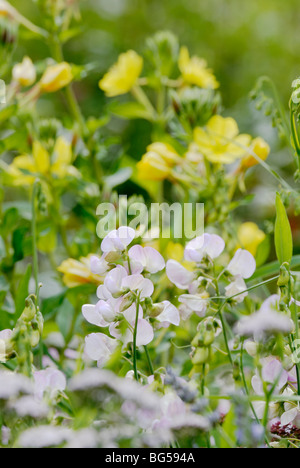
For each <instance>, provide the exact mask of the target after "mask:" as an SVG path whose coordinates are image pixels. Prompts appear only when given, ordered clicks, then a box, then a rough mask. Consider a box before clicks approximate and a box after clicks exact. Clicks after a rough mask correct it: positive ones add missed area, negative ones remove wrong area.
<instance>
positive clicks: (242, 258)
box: [227, 249, 256, 279]
mask: <svg viewBox="0 0 300 468" xmlns="http://www.w3.org/2000/svg"><path fill="white" fill-rule="evenodd" d="M227 270H228V271H229V273H231V274H232V275H233V276H241V277H242V278H244V279H248V278H251V276H252V275H253V273H254V272H255V270H256V261H255V258H254V257H253V255H252V254H251V253H250V252H248V250H243V249H238V250H237V251H236V253H235V255H234V257H233V259H232V260H231V262H230V263H229V265H228V267H227Z"/></svg>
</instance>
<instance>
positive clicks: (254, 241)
mask: <svg viewBox="0 0 300 468" xmlns="http://www.w3.org/2000/svg"><path fill="white" fill-rule="evenodd" d="M237 235H238V240H239V248H240V247H241V248H243V249H246V250H248V251H249V252H250V253H251V254H252V255H253V256H255V255H256V252H257V248H258V246H259V245H260V244H261V243H262V242H263V241H264V240H265V238H266V234H265V233H264V232H263V231H261V230H260V229H259V227H258V226H257V224H255V223H252V222H247V223H243V224H242V225H241V226H240V227H239V229H238V233H237Z"/></svg>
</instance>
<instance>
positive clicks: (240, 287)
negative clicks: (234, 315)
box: [225, 275, 248, 303]
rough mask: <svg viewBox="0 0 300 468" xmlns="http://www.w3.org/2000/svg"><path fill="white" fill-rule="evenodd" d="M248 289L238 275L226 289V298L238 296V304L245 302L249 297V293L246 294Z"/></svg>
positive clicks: (236, 298) (235, 299) (236, 300)
mask: <svg viewBox="0 0 300 468" xmlns="http://www.w3.org/2000/svg"><path fill="white" fill-rule="evenodd" d="M246 289H247V286H246V283H245V281H244V280H243V278H242V277H241V276H240V275H238V276H236V277H235V279H234V281H232V282H231V283H230V284H229V285H228V286H226V288H225V296H226V297H232V296H235V295H236V294H238V296H236V297H235V298H234V301H235V302H237V303H240V302H243V300H244V299H245V297H247V296H248V292H244V293H243V291H245V290H246Z"/></svg>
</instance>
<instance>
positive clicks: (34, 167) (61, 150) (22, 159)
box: [7, 137, 79, 185]
mask: <svg viewBox="0 0 300 468" xmlns="http://www.w3.org/2000/svg"><path fill="white" fill-rule="evenodd" d="M7 172H8V174H9V175H10V176H12V177H13V180H14V185H32V184H33V183H34V181H35V179H36V176H37V175H38V176H44V177H51V176H55V177H57V178H64V177H66V176H67V175H71V176H74V177H78V174H79V172H78V171H77V169H76V168H75V167H74V166H72V149H71V144H70V143H68V142H67V141H66V140H65V138H63V137H59V138H58V139H57V141H56V143H55V146H54V150H53V157H52V158H51V156H50V154H49V153H48V151H47V150H46V149H45V148H44V147H43V145H42V144H41V143H40V142H39V141H35V142H34V143H33V147H32V156H31V155H26V154H25V155H21V156H17V157H16V158H15V159H14V160H13V162H12V164H11V165H10V166H8V170H7ZM26 172H28V174H26Z"/></svg>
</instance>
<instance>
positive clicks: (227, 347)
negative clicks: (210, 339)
mask: <svg viewBox="0 0 300 468" xmlns="http://www.w3.org/2000/svg"><path fill="white" fill-rule="evenodd" d="M225 304H226V302H224V303H223V304H222V306H221V307H220V308H219V311H218V315H219V317H220V320H221V323H222V330H223V336H224V341H225V347H226V351H227V354H228V358H229V360H230V364H231V365H232V366H233V359H232V356H231V351H230V348H229V344H228V338H227V332H226V322H225V320H224V317H223V309H224V306H225Z"/></svg>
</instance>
